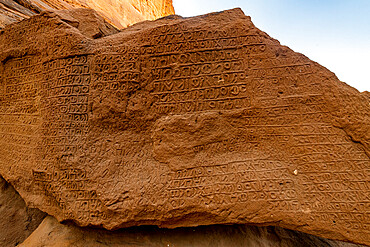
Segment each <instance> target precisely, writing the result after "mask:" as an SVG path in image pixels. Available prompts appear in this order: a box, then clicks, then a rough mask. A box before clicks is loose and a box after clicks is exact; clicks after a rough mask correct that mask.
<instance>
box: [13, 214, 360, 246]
mask: <svg viewBox="0 0 370 247" xmlns="http://www.w3.org/2000/svg"><path fill="white" fill-rule="evenodd" d="M19 246H20V247H40V246H43V247H60V246H63V247H69V246H70V247H85V246H89V247H95V246H96V247H99V246H109V247H114V246H116V247H126V246H130V247H135V246H137V247H139V246H151V247H154V246H158V247H172V246H176V247H189V246H191V247H198V246H199V247H208V246H209V247H238V246H240V247H241V246H243V247H245V246H254V247H256V246H258V247H280V246H281V247H297V246H299V247H360V245H356V244H351V243H345V242H340V241H333V240H327V239H322V238H320V237H316V236H312V235H309V234H305V233H300V232H295V231H291V230H285V229H283V228H280V227H271V226H270V227H256V226H246V225H232V226H222V225H216V226H201V227H192V228H177V229H159V228H157V227H149V226H145V227H133V228H127V229H122V230H118V231H107V230H99V229H92V228H79V227H76V226H74V225H72V224H68V225H63V224H61V223H59V222H58V221H57V220H56V219H54V218H53V217H51V216H48V217H46V218H45V219H44V221H43V222H42V223H41V224H40V226H39V227H38V228H37V229H36V231H35V232H34V233H32V235H31V236H30V237H29V238H27V239H26V241H24V243H23V244H21V245H19Z"/></svg>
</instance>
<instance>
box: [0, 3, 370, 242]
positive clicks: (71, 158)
mask: <svg viewBox="0 0 370 247" xmlns="http://www.w3.org/2000/svg"><path fill="white" fill-rule="evenodd" d="M62 19H63V18H62V17H60V16H58V15H56V14H52V13H43V14H41V15H38V16H34V17H31V18H30V19H28V20H25V21H22V22H20V23H17V24H14V25H12V26H11V27H6V28H4V29H3V31H2V32H1V34H0V75H1V77H0V85H1V87H0V97H1V98H0V102H1V104H0V128H1V135H2V138H1V139H0V142H1V143H0V174H2V175H3V176H4V178H5V179H6V180H8V181H10V182H11V183H12V184H13V185H14V186H15V188H16V190H17V191H18V192H19V193H20V194H21V196H22V197H23V198H24V199H25V201H26V202H27V203H28V204H30V205H32V206H34V207H37V208H40V209H41V210H43V211H45V212H47V213H48V214H50V215H53V216H55V217H56V218H57V219H58V220H59V221H65V220H72V221H74V222H76V223H77V224H79V225H81V226H90V225H91V226H102V227H104V228H106V229H117V228H120V227H129V226H134V225H158V226H160V227H186V226H197V225H209V224H234V223H238V224H245V223H249V224H265V225H276V226H282V227H285V228H289V229H294V230H299V231H302V232H306V233H310V234H314V235H318V236H322V237H327V238H332V239H338V240H345V241H352V242H355V243H361V244H370V234H369V225H370V220H369V217H370V214H369V205H370V199H369V196H370V192H369V185H370V184H369V183H370V181H369V171H370V161H369V145H370V136H369V135H370V129H369V123H370V117H369V112H370V105H369V97H368V95H366V94H361V93H359V92H358V91H357V90H355V89H353V88H351V87H350V86H348V85H346V84H345V83H343V82H340V81H339V80H338V79H337V78H336V76H335V75H334V74H333V73H332V72H330V71H328V70H327V69H325V68H324V67H322V66H320V65H319V64H317V63H315V62H312V61H311V60H309V59H308V58H307V57H305V56H304V55H302V54H299V53H295V52H293V51H292V50H290V49H289V48H288V47H285V46H282V45H280V43H279V42H278V41H277V40H274V39H272V38H271V37H269V36H268V35H267V34H266V33H264V32H262V31H260V30H259V29H257V28H256V27H255V26H254V25H253V23H252V22H251V20H250V18H249V17H246V16H245V15H244V14H243V13H242V11H241V10H238V9H236V10H230V11H225V12H221V13H213V14H209V15H206V16H200V17H194V18H186V19H183V18H181V17H177V16H171V17H168V18H162V19H160V20H157V21H153V22H144V23H139V24H136V25H134V26H132V27H129V28H127V29H124V30H122V31H121V32H119V33H116V34H113V35H109V36H105V37H102V38H98V36H96V37H95V38H94V37H93V36H94V35H92V36H90V37H87V36H85V35H84V34H83V33H82V32H81V31H80V30H79V29H77V28H76V27H74V26H73V25H72V24H69V23H68V21H67V22H65V21H63V20H62ZM102 36H104V35H102ZM91 37H92V38H91Z"/></svg>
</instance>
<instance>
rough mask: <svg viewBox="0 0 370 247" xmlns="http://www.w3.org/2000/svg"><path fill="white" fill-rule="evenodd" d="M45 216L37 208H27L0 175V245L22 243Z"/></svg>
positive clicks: (6, 245)
mask: <svg viewBox="0 0 370 247" xmlns="http://www.w3.org/2000/svg"><path fill="white" fill-rule="evenodd" d="M45 216H46V214H45V213H43V212H41V211H40V210H38V209H35V208H34V209H30V208H27V207H26V204H25V203H24V201H23V199H22V198H21V197H20V196H19V194H18V193H17V192H16V191H15V190H14V188H13V187H12V186H11V185H9V184H8V183H7V182H6V181H5V180H4V179H3V178H2V177H1V176H0V246H2V247H10V246H16V245H18V244H20V243H22V242H23V241H24V240H25V239H26V238H27V237H28V236H29V235H30V234H31V233H32V232H33V231H34V230H35V229H36V228H37V227H38V225H39V224H40V223H41V222H42V220H43V219H44V218H45Z"/></svg>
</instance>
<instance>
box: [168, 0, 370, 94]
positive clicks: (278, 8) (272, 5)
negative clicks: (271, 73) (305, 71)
mask: <svg viewBox="0 0 370 247" xmlns="http://www.w3.org/2000/svg"><path fill="white" fill-rule="evenodd" d="M173 3H174V6H175V11H176V14H178V15H182V16H184V17H189V16H195V15H201V14H206V13H209V12H214V11H221V10H225V9H231V8H235V7H240V8H241V9H242V10H243V11H244V13H245V14H246V15H249V16H251V17H252V21H253V23H254V24H255V25H256V26H257V27H258V28H260V29H261V30H263V31H265V32H267V33H268V34H269V35H270V36H271V37H273V38H275V39H278V40H279V41H280V43H281V44H283V45H287V46H289V47H290V48H291V49H293V50H294V51H297V52H301V53H303V54H305V55H306V56H308V57H309V58H310V59H312V60H314V61H316V62H318V63H320V64H321V65H323V66H325V67H327V68H328V69H329V70H331V71H332V72H334V73H335V74H336V75H337V76H338V78H339V79H340V80H342V81H344V82H346V83H347V84H349V85H351V86H353V87H355V88H357V89H358V90H359V91H365V90H367V91H370V76H369V74H370V73H369V72H370V0H173Z"/></svg>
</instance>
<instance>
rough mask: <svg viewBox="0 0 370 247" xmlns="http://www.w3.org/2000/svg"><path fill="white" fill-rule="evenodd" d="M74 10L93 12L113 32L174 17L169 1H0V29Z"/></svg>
mask: <svg viewBox="0 0 370 247" xmlns="http://www.w3.org/2000/svg"><path fill="white" fill-rule="evenodd" d="M75 8H87V9H94V10H96V11H97V12H98V13H99V14H100V15H101V16H103V17H104V18H105V19H106V20H107V21H108V22H109V23H111V24H113V25H114V26H115V27H117V28H124V27H127V26H129V25H132V24H134V23H137V22H140V21H144V20H154V19H158V18H160V17H163V16H167V15H172V14H174V13H175V11H174V9H173V6H172V0H149V1H148V0H145V1H144V0H113V1H107V0H87V1H85V0H51V1H49V0H0V29H1V28H3V27H5V26H6V25H9V24H10V23H14V22H18V21H20V20H23V19H24V18H29V17H30V16H33V15H35V14H39V13H41V12H42V11H55V10H63V9H75Z"/></svg>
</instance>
